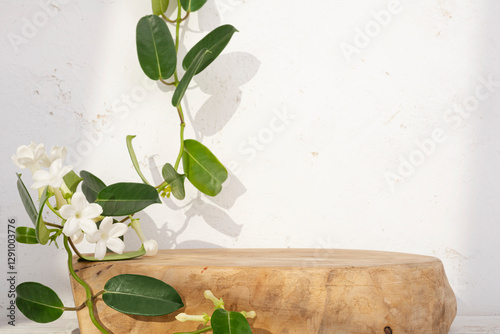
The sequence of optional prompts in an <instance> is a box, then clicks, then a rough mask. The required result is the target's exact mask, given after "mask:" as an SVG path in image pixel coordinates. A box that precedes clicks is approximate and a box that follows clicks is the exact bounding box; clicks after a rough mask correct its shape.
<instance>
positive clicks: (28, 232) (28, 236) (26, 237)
mask: <svg viewBox="0 0 500 334" xmlns="http://www.w3.org/2000/svg"><path fill="white" fill-rule="evenodd" d="M16 241H17V242H19V243H22V244H37V243H38V240H37V239H36V230H35V229H34V228H31V227H26V226H19V227H17V228H16Z"/></svg>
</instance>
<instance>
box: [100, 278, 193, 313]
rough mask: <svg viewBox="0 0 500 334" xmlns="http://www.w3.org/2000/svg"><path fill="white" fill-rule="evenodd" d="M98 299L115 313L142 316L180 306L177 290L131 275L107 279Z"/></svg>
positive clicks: (151, 279)
mask: <svg viewBox="0 0 500 334" xmlns="http://www.w3.org/2000/svg"><path fill="white" fill-rule="evenodd" d="M102 299H103V300H104V302H105V303H106V305H108V306H109V307H111V308H112V309H115V310H117V311H119V312H122V313H125V314H133V315H142V316H160V315H165V314H169V313H172V312H174V311H177V310H178V309H180V308H181V307H183V306H184V304H183V303H182V299H181V297H180V296H179V294H178V293H177V291H175V289H174V288H172V287H171V286H170V285H168V284H167V283H165V282H162V281H160V280H158V279H156V278H153V277H148V276H142V275H131V274H123V275H118V276H115V277H113V278H111V279H110V280H109V281H107V282H106V284H105V285H104V293H103V295H102Z"/></svg>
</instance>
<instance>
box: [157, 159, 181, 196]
mask: <svg viewBox="0 0 500 334" xmlns="http://www.w3.org/2000/svg"><path fill="white" fill-rule="evenodd" d="M161 174H162V175H163V179H164V180H165V181H166V182H167V183H168V184H169V185H170V188H171V189H172V194H174V196H175V198H177V199H178V200H182V199H184V197H186V193H185V191H184V179H185V178H186V175H183V174H179V173H177V171H176V170H175V169H174V167H172V165H171V164H168V163H167V164H165V166H163V169H162V171H161Z"/></svg>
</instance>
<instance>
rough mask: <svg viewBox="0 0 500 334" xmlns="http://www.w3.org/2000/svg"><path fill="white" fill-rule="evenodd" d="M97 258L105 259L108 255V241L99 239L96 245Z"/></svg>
mask: <svg viewBox="0 0 500 334" xmlns="http://www.w3.org/2000/svg"><path fill="white" fill-rule="evenodd" d="M94 256H95V258H96V259H98V260H102V259H104V257H105V256H106V242H105V241H103V240H99V241H98V242H97V244H96V245H95V255H94Z"/></svg>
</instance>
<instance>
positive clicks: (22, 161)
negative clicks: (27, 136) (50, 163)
mask: <svg viewBox="0 0 500 334" xmlns="http://www.w3.org/2000/svg"><path fill="white" fill-rule="evenodd" d="M46 155H47V154H46V153H45V146H44V145H43V144H37V143H35V142H34V141H32V142H31V144H30V145H29V146H27V145H21V146H19V147H18V148H17V151H16V154H14V155H13V156H12V161H14V164H15V165H16V166H17V167H19V168H29V169H30V170H31V171H32V172H35V171H36V170H38V169H40V165H41V164H42V160H43V159H44V157H45V156H46Z"/></svg>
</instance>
